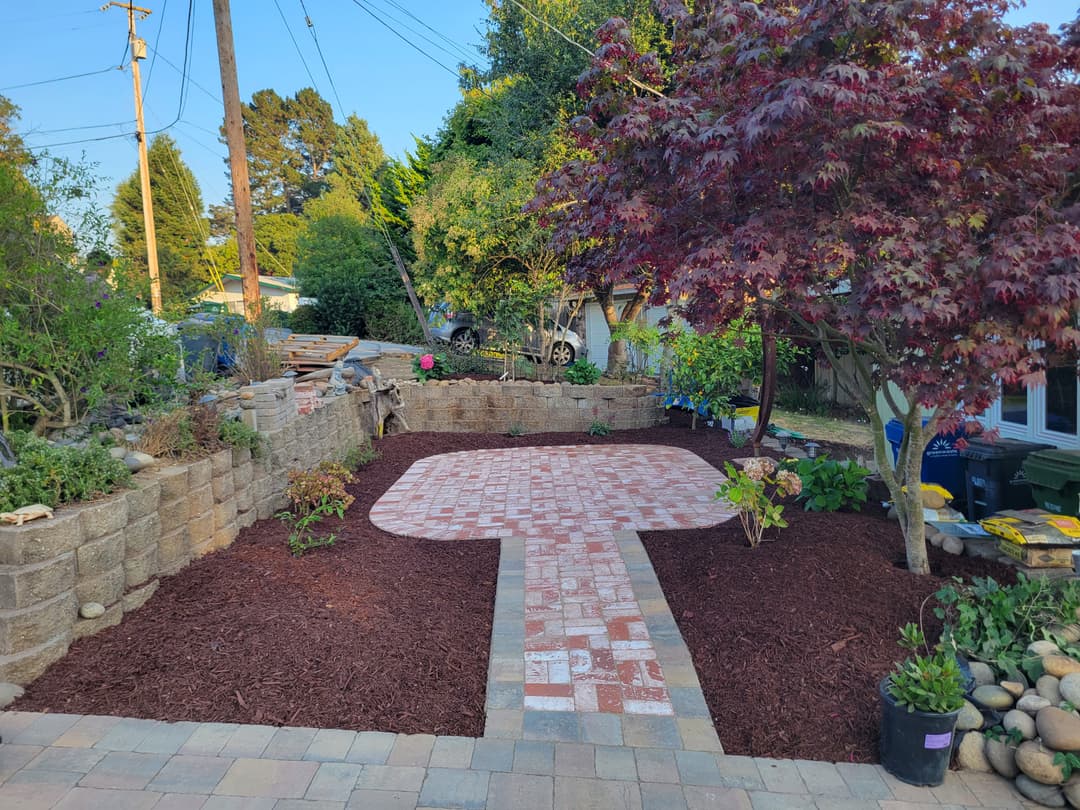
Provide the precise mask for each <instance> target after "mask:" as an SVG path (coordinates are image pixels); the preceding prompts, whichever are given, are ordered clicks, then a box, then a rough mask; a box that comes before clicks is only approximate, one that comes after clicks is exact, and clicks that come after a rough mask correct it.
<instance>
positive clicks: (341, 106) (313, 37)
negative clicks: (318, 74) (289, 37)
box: [300, 0, 345, 115]
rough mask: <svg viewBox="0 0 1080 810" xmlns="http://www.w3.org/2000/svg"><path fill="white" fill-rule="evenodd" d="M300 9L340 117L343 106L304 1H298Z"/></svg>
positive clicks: (343, 113) (343, 112)
mask: <svg viewBox="0 0 1080 810" xmlns="http://www.w3.org/2000/svg"><path fill="white" fill-rule="evenodd" d="M300 8H301V10H302V11H303V12H304V19H305V20H306V21H307V26H308V30H309V31H311V38H312V39H313V40H314V41H315V50H316V51H318V53H319V60H320V61H321V62H322V66H323V70H325V71H326V78H327V79H329V81H330V89H331V90H332V91H333V93H334V99H335V100H336V101H337V105H338V110H339V111H340V112H341V114H342V115H345V106H344V105H343V104H342V103H341V97H340V96H339V95H338V91H337V85H335V84H334V77H333V76H331V75H330V68H329V67H327V66H326V57H325V56H323V52H322V45H320V44H319V35H318V34H317V33H316V32H315V23H314V22H312V20H311V15H310V14H308V12H307V6H306V5H304V0H300Z"/></svg>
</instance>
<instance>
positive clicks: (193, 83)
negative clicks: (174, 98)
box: [147, 46, 224, 105]
mask: <svg viewBox="0 0 1080 810" xmlns="http://www.w3.org/2000/svg"><path fill="white" fill-rule="evenodd" d="M147 47H149V46H147ZM150 50H152V51H154V53H155V54H158V52H157V51H156V50H155V49H154V48H150ZM158 55H159V56H160V57H161V61H162V62H164V63H165V64H166V65H168V66H169V67H171V68H172V69H173V70H175V71H176V72H177V73H179V74H180V75H181V76H183V75H184V72H183V71H182V70H181V69H180V68H178V67H177V66H176V63H175V62H173V61H171V60H170V59H169V58H168V57H166V56H165V54H163V53H162V54H158ZM187 81H188V84H190V85H191V86H192V87H194V88H195V89H196V90H200V91H201V92H202V93H204V94H205V95H206V96H207V97H209V98H212V99H213V100H214V101H216V102H217V103H218V104H222V105H224V102H223V101H222V100H221V97H220V96H215V95H214V94H213V93H212V92H211V91H209V90H207V89H206V88H205V87H203V86H202V85H201V84H199V83H198V82H197V81H195V79H193V78H192V77H191V76H188V77H187Z"/></svg>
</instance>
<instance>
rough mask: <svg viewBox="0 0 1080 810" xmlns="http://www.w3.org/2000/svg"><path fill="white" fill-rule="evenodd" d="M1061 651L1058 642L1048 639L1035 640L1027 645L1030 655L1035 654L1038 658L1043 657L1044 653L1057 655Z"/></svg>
mask: <svg viewBox="0 0 1080 810" xmlns="http://www.w3.org/2000/svg"><path fill="white" fill-rule="evenodd" d="M1060 652H1061V650H1059V649H1058V645H1057V644H1055V643H1054V642H1052V641H1047V640H1046V639H1041V640H1039V641H1033V642H1031V643H1030V644H1028V645H1027V653H1028V655H1034V656H1035V657H1036V658H1042V657H1043V656H1044V655H1057V654H1058V653H1060Z"/></svg>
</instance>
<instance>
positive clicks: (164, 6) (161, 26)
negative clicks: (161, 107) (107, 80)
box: [143, 0, 169, 98]
mask: <svg viewBox="0 0 1080 810" xmlns="http://www.w3.org/2000/svg"><path fill="white" fill-rule="evenodd" d="M168 8H169V0H162V3H161V16H160V17H159V18H158V30H157V35H156V36H155V37H154V47H153V48H151V49H150V50H152V51H153V52H154V57H153V58H152V59H151V60H150V67H149V68H147V70H146V81H145V82H143V98H146V94H147V93H149V92H150V80H151V79H153V78H154V65H156V64H157V58H158V43H159V42H161V32H162V31H164V30H165V12H166V11H168Z"/></svg>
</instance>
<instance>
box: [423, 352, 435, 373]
mask: <svg viewBox="0 0 1080 810" xmlns="http://www.w3.org/2000/svg"><path fill="white" fill-rule="evenodd" d="M420 368H422V369H423V370H424V371H431V370H432V369H433V368H435V358H434V357H433V356H431V355H430V354H425V355H424V356H423V357H421V358H420Z"/></svg>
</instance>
